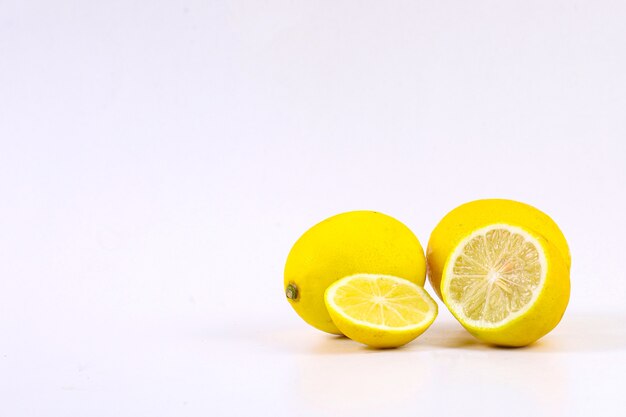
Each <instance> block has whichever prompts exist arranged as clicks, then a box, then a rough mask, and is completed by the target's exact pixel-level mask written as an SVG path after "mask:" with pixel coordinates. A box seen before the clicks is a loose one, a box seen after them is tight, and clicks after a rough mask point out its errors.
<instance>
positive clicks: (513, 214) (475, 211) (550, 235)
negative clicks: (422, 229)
mask: <svg viewBox="0 0 626 417" xmlns="http://www.w3.org/2000/svg"><path fill="white" fill-rule="evenodd" d="M499 222H501V223H507V224H511V225H516V226H520V227H524V228H529V229H532V230H533V231H534V232H535V233H537V234H540V235H541V236H542V237H543V238H545V239H546V240H548V241H549V242H550V243H552V244H553V245H554V246H555V247H556V248H557V250H558V251H559V253H560V254H561V256H562V257H563V259H564V261H565V263H566V265H567V267H568V268H569V267H570V263H571V258H570V251H569V247H568V245H567V241H566V240H565V236H563V233H562V232H561V230H560V229H559V227H558V226H557V224H556V223H555V222H554V221H553V220H552V219H551V218H550V217H549V216H548V215H547V214H545V213H544V212H542V211H540V210H538V209H536V208H535V207H533V206H530V205H528V204H524V203H520V202H517V201H513V200H502V199H487V200H476V201H472V202H469V203H465V204H463V205H461V206H459V207H457V208H455V209H454V210H452V211H451V212H450V213H448V214H447V215H446V216H445V217H444V218H443V219H442V220H441V221H440V222H439V224H438V225H437V226H436V227H435V229H434V230H433V232H432V233H431V235H430V239H429V241H428V248H427V250H426V258H427V262H428V279H429V281H430V284H431V285H432V287H433V289H434V290H435V292H436V293H437V295H438V296H439V298H441V288H440V286H441V274H442V272H443V267H444V264H445V262H446V260H447V259H448V256H450V254H451V253H452V251H453V249H454V248H455V247H456V246H457V245H458V243H459V241H460V240H461V238H463V237H464V236H465V235H467V234H468V233H469V232H470V231H472V230H475V229H477V228H480V227H484V226H487V225H489V224H494V223H499Z"/></svg>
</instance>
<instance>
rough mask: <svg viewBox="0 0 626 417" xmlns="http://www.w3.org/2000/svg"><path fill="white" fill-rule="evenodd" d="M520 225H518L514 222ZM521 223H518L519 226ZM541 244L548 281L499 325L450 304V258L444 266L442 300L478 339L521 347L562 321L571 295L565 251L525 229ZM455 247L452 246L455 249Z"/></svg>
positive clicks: (495, 343) (546, 279)
mask: <svg viewBox="0 0 626 417" xmlns="http://www.w3.org/2000/svg"><path fill="white" fill-rule="evenodd" d="M515 226H517V225H515ZM518 227H519V226H518ZM525 230H526V232H527V233H529V234H530V235H532V236H533V237H534V238H535V239H536V240H537V241H538V242H539V244H540V245H541V248H542V249H543V251H544V254H545V257H546V267H547V272H546V277H545V283H544V285H543V287H542V289H541V292H540V293H539V295H538V297H537V298H536V300H535V301H534V302H533V304H532V305H531V306H530V308H529V309H528V310H527V311H526V312H524V314H522V315H520V316H518V317H516V318H514V319H513V320H511V321H508V322H506V323H504V324H502V325H501V326H498V327H489V328H485V327H479V326H475V325H470V324H468V323H467V322H466V321H465V320H464V318H463V316H462V315H461V314H460V312H458V311H454V309H452V308H450V305H451V303H450V302H449V299H448V294H447V293H446V288H447V285H446V284H447V282H446V281H447V276H448V269H449V267H450V262H453V260H452V259H449V260H448V262H446V264H445V266H444V269H443V279H442V285H441V288H442V290H443V301H444V303H445V304H446V306H448V309H449V310H450V312H451V313H452V315H454V317H456V319H457V320H458V321H459V322H460V323H461V325H463V327H465V329H466V330H467V331H469V332H470V333H471V334H472V335H473V336H475V337H476V338H477V339H479V340H481V341H483V342H486V343H489V344H493V345H498V346H509V347H522V346H527V345H529V344H531V343H534V342H536V341H537V340H538V339H540V338H541V337H543V336H545V335H546V334H548V333H549V332H550V331H551V330H552V329H554V328H555V327H556V325H557V324H558V323H559V322H560V321H561V318H562V317H563V315H564V313H565V310H566V308H567V305H568V303H569V297H570V271H569V266H568V265H567V264H566V263H565V261H564V259H563V256H562V252H561V250H559V249H558V248H557V247H556V246H555V245H553V244H551V243H550V242H548V241H547V240H546V239H545V238H544V237H543V236H542V235H540V234H538V233H536V232H534V231H532V230H530V229H525ZM455 250H456V248H453V251H455Z"/></svg>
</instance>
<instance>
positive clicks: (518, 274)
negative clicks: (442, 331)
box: [441, 224, 570, 346]
mask: <svg viewBox="0 0 626 417" xmlns="http://www.w3.org/2000/svg"><path fill="white" fill-rule="evenodd" d="M569 285H570V284H569V268H568V267H567V264H566V262H565V260H564V259H563V258H562V255H561V253H560V252H559V251H558V249H556V248H555V247H554V246H552V245H551V244H550V243H549V242H548V241H546V240H545V239H544V238H542V237H541V236H540V235H538V234H535V233H534V232H531V231H530V230H526V229H523V228H521V227H517V226H512V225H508V224H493V225H489V226H487V227H484V228H481V229H478V230H476V231H474V232H472V233H471V234H470V235H469V236H467V237H465V238H464V239H463V240H461V242H460V243H459V244H458V245H457V246H456V248H455V249H454V251H453V252H452V254H451V255H450V256H449V258H448V260H447V261H446V265H445V267H444V271H443V277H442V282H441V291H442V295H443V300H444V303H445V304H446V306H447V307H448V309H450V311H451V312H452V314H453V315H454V316H455V317H456V318H457V319H458V320H459V322H461V324H462V325H463V326H464V327H465V328H466V329H467V330H469V331H470V333H472V334H474V335H475V336H476V337H478V338H479V339H482V340H484V341H486V342H489V343H494V344H499V345H506V346H523V345H527V344H529V343H532V342H534V341H535V340H537V339H539V338H540V337H541V336H543V335H545V334H546V333H548V332H549V331H550V330H552V329H553V328H554V327H555V326H556V325H557V324H558V322H559V321H560V319H561V317H562V316H563V313H564V312H565V308H566V307H567V303H568V300H569V291H570V287H569Z"/></svg>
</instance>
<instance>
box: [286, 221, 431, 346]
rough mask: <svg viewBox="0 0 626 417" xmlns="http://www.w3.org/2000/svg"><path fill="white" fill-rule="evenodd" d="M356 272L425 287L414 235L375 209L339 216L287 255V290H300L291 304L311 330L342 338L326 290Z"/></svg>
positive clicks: (423, 264)
mask: <svg viewBox="0 0 626 417" xmlns="http://www.w3.org/2000/svg"><path fill="white" fill-rule="evenodd" d="M357 273H371V274H385V275H394V276H398V277H401V278H404V279H407V280H409V281H411V282H414V283H415V284H418V285H420V286H423V285H424V281H425V279H426V259H425V256H424V250H423V248H422V246H421V244H420V242H419V240H418V239H417V237H416V236H415V235H414V234H413V232H411V230H410V229H409V228H408V227H407V226H405V225H404V224H403V223H401V222H400V221H398V220H396V219H394V218H393V217H390V216H387V215H385V214H382V213H378V212H374V211H352V212H347V213H342V214H338V215H336V216H333V217H330V218H328V219H326V220H324V221H322V222H321V223H318V224H317V225H315V226H313V227H312V228H311V229H309V230H308V231H307V232H306V233H304V234H303V235H302V236H301V237H300V238H299V239H298V241H297V242H296V243H295V244H294V246H293V247H292V249H291V251H290V252H289V255H288V257H287V262H286V264H285V271H284V290H285V291H286V292H288V290H289V289H290V288H291V289H293V288H296V289H297V291H296V292H297V295H295V297H294V295H293V292H291V296H292V298H289V297H288V298H287V300H288V301H289V303H290V304H291V306H292V307H293V308H294V310H295V311H296V312H297V313H298V315H299V316H300V317H301V318H302V319H304V321H306V322H307V323H309V324H310V325H311V326H313V327H315V328H317V329H319V330H322V331H325V332H328V333H333V334H341V331H340V330H339V329H338V328H337V326H336V325H335V324H334V323H333V321H332V319H331V317H330V315H329V313H328V311H327V309H326V305H325V303H324V292H325V291H326V289H327V288H328V286H330V285H331V284H332V283H333V282H335V281H336V280H338V279H340V278H343V277H346V276H348V275H354V274H357ZM290 286H291V287H290ZM289 287H290V288H289Z"/></svg>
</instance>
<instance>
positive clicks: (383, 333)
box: [325, 274, 437, 348]
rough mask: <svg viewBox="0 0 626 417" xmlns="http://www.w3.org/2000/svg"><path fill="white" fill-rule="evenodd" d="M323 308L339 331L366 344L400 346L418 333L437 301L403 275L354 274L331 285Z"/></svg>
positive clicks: (434, 311) (432, 314)
mask: <svg viewBox="0 0 626 417" xmlns="http://www.w3.org/2000/svg"><path fill="white" fill-rule="evenodd" d="M325 301H326V307H327V309H328V312H329V314H330V317H331V318H332V320H333V322H334V323H335V325H336V326H337V328H339V330H341V332H342V333H343V334H345V335H346V336H348V337H349V338H350V339H352V340H356V341H357V342H361V343H363V344H366V345H368V346H372V347H378V348H389V347H397V346H402V345H404V344H406V343H409V342H410V341H411V340H413V339H415V338H416V337H417V336H419V335H420V334H422V333H423V332H424V331H425V330H426V329H427V328H428V327H429V326H430V325H431V324H432V322H433V321H434V320H435V317H436V316H437V303H435V301H434V300H433V299H432V298H431V297H430V296H429V295H428V293H427V292H426V291H425V290H424V288H422V287H421V286H419V285H416V284H414V283H412V282H411V281H408V280H405V279H403V278H398V277H394V276H390V275H379V274H356V275H351V276H349V277H345V278H342V279H340V280H339V281H336V282H335V283H334V284H332V285H331V286H330V287H328V289H327V290H326V293H325Z"/></svg>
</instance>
